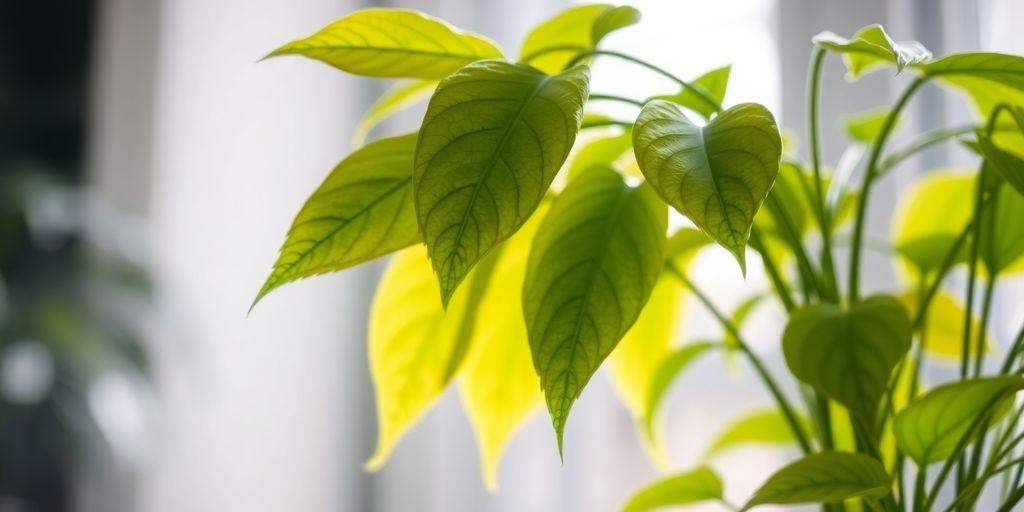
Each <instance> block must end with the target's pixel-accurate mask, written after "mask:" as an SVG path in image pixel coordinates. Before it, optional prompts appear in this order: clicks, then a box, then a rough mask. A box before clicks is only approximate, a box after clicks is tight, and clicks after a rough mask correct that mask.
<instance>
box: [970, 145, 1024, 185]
mask: <svg viewBox="0 0 1024 512" xmlns="http://www.w3.org/2000/svg"><path fill="white" fill-rule="evenodd" d="M977 136H978V147H979V148H980V149H981V153H982V155H983V156H984V157H985V160H986V161H987V162H988V163H989V169H992V170H993V171H994V172H995V173H996V174H998V175H999V177H1000V178H1002V179H1004V180H1006V182H1007V183H1009V184H1010V186H1012V187H1013V188H1014V189H1016V190H1017V193H1019V194H1022V195H1024V159H1022V158H1020V157H1018V156H1017V155H1014V154H1013V153H1011V152H1009V151H1005V150H1003V149H1002V148H1000V147H999V146H997V145H996V144H995V142H993V141H992V139H991V138H989V137H988V136H987V135H985V134H983V133H981V132H979V133H978V134H977Z"/></svg>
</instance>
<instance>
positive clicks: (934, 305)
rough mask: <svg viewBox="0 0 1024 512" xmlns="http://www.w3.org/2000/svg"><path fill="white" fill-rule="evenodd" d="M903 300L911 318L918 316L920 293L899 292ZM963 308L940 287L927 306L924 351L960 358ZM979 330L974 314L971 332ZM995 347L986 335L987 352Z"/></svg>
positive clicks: (964, 314)
mask: <svg viewBox="0 0 1024 512" xmlns="http://www.w3.org/2000/svg"><path fill="white" fill-rule="evenodd" d="M899 298H900V301H902V302H903V305H904V306H906V307H907V311H909V312H910V317H911V318H914V317H916V316H917V310H918V304H919V303H920V298H919V294H917V293H914V292H907V293H904V294H903V295H900V297H899ZM965 316H966V313H965V312H964V307H963V306H962V305H961V304H960V303H959V302H957V300H956V299H955V298H954V297H953V296H952V295H951V294H950V293H949V292H947V291H945V290H939V291H938V292H937V293H936V294H935V296H934V297H933V298H932V301H931V303H930V304H929V305H928V316H927V317H926V318H927V323H926V324H925V325H924V331H923V333H922V336H923V339H924V340H925V346H924V348H925V350H927V351H928V352H929V353H931V354H934V355H937V356H942V357H947V358H951V359H957V360H959V358H960V355H961V353H962V352H963V335H964V317H965ZM977 331H978V319H977V316H976V315H974V316H972V319H971V332H977ZM991 347H992V342H991V340H990V339H989V336H988V333H986V334H985V351H986V352H988V351H989V349H990V348H991Z"/></svg>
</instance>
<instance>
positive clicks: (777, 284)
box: [750, 227, 796, 313]
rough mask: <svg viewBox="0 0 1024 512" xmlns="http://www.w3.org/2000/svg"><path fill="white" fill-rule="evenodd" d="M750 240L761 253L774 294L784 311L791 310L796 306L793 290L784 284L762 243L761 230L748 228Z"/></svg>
mask: <svg viewBox="0 0 1024 512" xmlns="http://www.w3.org/2000/svg"><path fill="white" fill-rule="evenodd" d="M750 240H751V241H752V242H754V244H755V245H757V247H758V253H760V254H761V261H762V262H764V270H765V273H767V274H768V280H769V281H771V283H772V288H774V289H775V295H777V296H778V297H779V300H780V301H782V306H783V307H784V308H786V312H787V313H788V312H790V311H793V309H794V308H796V302H794V301H793V292H792V291H791V290H790V289H789V286H787V285H786V281H785V280H784V279H783V278H782V273H781V272H779V267H778V265H776V264H775V260H773V259H772V257H771V254H769V253H768V249H767V248H766V247H765V245H764V240H763V239H762V238H761V230H760V229H757V228H756V227H755V228H753V229H751V230H750Z"/></svg>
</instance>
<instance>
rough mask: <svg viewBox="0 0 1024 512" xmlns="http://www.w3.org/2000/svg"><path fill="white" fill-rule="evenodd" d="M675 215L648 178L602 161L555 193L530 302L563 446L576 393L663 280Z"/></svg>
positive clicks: (526, 303)
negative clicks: (642, 180)
mask: <svg viewBox="0 0 1024 512" xmlns="http://www.w3.org/2000/svg"><path fill="white" fill-rule="evenodd" d="M667 223H668V212H667V209H666V208H665V205H664V203H662V202H661V201H659V200H658V198H657V196H656V195H655V194H654V192H653V191H652V190H650V188H649V187H647V186H646V185H642V186H640V187H637V188H633V187H630V186H628V185H627V184H626V183H625V182H624V181H623V178H622V176H620V175H619V174H618V173H616V172H615V171H613V170H611V169H608V168H599V167H593V168H591V169H590V170H589V171H587V173H586V174H585V175H584V176H581V177H580V178H579V179H576V180H574V181H572V182H571V183H569V185H568V186H567V187H566V189H565V191H564V192H563V193H562V194H561V195H560V196H559V197H558V198H557V199H555V201H554V204H553V205H552V207H551V213H550V214H549V215H548V216H547V218H545V220H544V223H543V224H542V225H541V227H540V231H539V232H538V233H537V237H536V239H535V240H534V244H533V246H532V247H531V249H530V263H529V266H528V269H527V273H526V281H525V283H524V285H523V312H524V314H525V317H526V326H527V330H528V332H529V339H530V349H531V352H532V353H533V364H534V368H535V369H536V370H537V373H538V375H540V379H541V387H542V388H543V389H544V393H545V398H546V399H547V404H548V410H549V411H550V413H551V418H552V423H553V426H554V428H555V432H556V435H557V438H558V445H559V451H561V446H562V432H563V430H564V428H565V420H566V418H567V417H568V415H569V409H570V408H571V407H572V404H573V402H574V401H575V400H576V398H577V397H578V396H579V394H580V392H581V391H582V390H583V388H584V386H586V384H587V381H589V380H590V377H591V376H592V375H593V374H594V372H596V371H597V369H598V367H599V366H600V364H601V362H602V361H604V359H605V358H606V357H607V356H608V354H610V353H611V351H612V350H613V349H614V348H615V346H616V344H618V342H619V340H621V339H622V337H623V336H624V335H625V334H626V332H627V331H628V330H629V328H630V327H631V326H632V325H633V323H634V322H635V321H636V319H637V317H638V316H639V315H640V311H641V310H642V309H643V307H644V304H645V303H646V302H647V299H648V297H649V296H650V294H651V291H652V290H653V288H654V284H655V281H656V280H657V278H658V274H659V273H660V271H661V267H662V264H663V262H664V253H665V230H666V228H667Z"/></svg>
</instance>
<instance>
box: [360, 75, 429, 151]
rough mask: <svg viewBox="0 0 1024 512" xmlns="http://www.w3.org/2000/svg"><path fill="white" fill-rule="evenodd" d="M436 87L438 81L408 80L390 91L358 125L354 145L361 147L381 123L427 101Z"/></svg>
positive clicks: (364, 115) (371, 107) (371, 108)
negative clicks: (371, 131)
mask: <svg viewBox="0 0 1024 512" xmlns="http://www.w3.org/2000/svg"><path fill="white" fill-rule="evenodd" d="M435 87H437V81H436V80H408V81H405V82H402V83H399V84H398V85H396V86H394V87H392V88H391V89H388V91H387V92H385V93H384V94H383V95H382V96H381V97H380V98H378V99H377V101H376V102H375V103H374V104H373V105H371V106H370V109H369V110H367V111H366V113H365V114H363V118H362V119H361V120H360V121H359V124H358V125H356V128H355V133H354V134H353V135H352V143H353V144H355V145H356V146H361V145H362V144H363V143H364V142H365V141H366V136H367V135H369V134H370V130H372V129H374V128H375V127H376V126H377V125H378V124H380V122H381V121H383V120H385V119H387V118H389V117H391V116H393V115H395V114H397V113H399V112H401V111H403V110H405V109H407V108H409V107H412V106H413V105H415V104H417V103H419V102H420V101H423V100H425V99H427V98H428V97H430V93H431V92H433V91H434V88H435Z"/></svg>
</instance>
